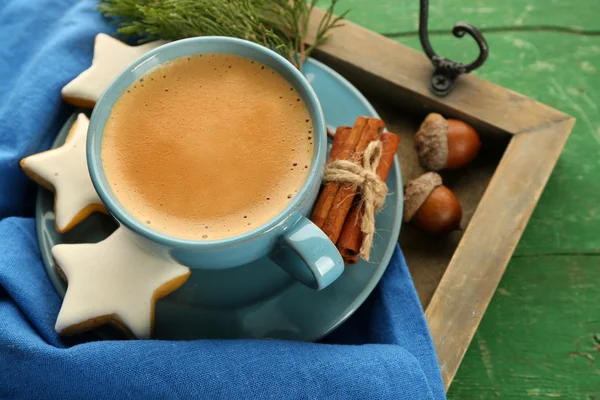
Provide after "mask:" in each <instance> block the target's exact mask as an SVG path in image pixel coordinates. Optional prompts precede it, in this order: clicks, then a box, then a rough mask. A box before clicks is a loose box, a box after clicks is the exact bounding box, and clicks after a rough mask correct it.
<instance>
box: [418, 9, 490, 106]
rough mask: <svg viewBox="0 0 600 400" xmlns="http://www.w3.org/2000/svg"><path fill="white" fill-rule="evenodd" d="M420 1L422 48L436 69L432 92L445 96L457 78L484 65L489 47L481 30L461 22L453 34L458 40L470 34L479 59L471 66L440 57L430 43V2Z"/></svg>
mask: <svg viewBox="0 0 600 400" xmlns="http://www.w3.org/2000/svg"><path fill="white" fill-rule="evenodd" d="M420 1H421V8H420V14H419V37H420V39H421V46H422V47H423V50H424V51H425V54H427V57H429V59H430V60H431V62H432V63H433V66H434V67H435V72H434V73H433V76H432V77H431V90H432V91H433V93H435V94H436V95H438V96H445V95H447V94H448V93H450V92H451V91H452V89H453V88H454V83H455V81H456V78H457V77H458V76H459V75H460V74H466V73H469V72H471V71H473V70H474V69H476V68H479V67H481V66H482V65H483V63H484V62H485V60H486V59H487V57H488V54H489V49H488V45H487V42H486V40H485V38H484V37H483V34H482V33H481V31H480V30H479V29H477V28H476V27H474V26H473V25H471V24H468V23H466V22H459V23H458V24H456V25H454V28H452V34H453V35H454V36H456V37H457V38H462V37H463V36H465V34H469V35H470V36H471V37H472V38H473V39H474V40H475V42H477V45H478V46H479V57H477V59H476V60H475V61H473V62H472V63H470V64H463V63H461V62H458V61H452V60H449V59H447V58H445V57H440V56H438V55H437V54H436V53H435V51H433V48H432V47H431V43H430V42H429V33H428V23H429V0H420Z"/></svg>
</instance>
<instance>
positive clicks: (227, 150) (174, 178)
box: [101, 54, 314, 240]
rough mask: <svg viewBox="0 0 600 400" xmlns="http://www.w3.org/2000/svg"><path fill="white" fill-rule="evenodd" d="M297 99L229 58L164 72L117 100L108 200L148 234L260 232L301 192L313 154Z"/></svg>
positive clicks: (105, 154)
mask: <svg viewBox="0 0 600 400" xmlns="http://www.w3.org/2000/svg"><path fill="white" fill-rule="evenodd" d="M313 149H314V145H313V128H312V121H311V120H310V116H309V114H308V111H307V109H306V106H305V105H304V103H303V101H302V100H301V98H300V96H299V94H298V92H297V91H296V90H295V89H294V88H293V87H291V86H290V84H289V83H288V82H287V81H286V80H285V79H284V78H283V77H282V76H281V75H279V74H278V73H277V72H275V71H274V70H272V69H271V68H269V67H267V66H265V65H263V64H260V63H258V62H256V61H251V60H248V59H245V58H242V57H239V56H235V55H227V54H204V55H197V56H191V57H182V58H178V59H175V60H173V61H171V62H168V63H165V64H162V65H161V66H159V67H158V68H156V69H154V70H152V71H150V72H149V73H147V74H146V75H144V76H143V77H142V78H140V79H139V80H137V81H136V82H135V83H133V84H132V85H131V86H130V87H129V88H128V89H127V90H126V92H125V93H124V94H123V95H122V96H121V98H119V99H118V100H117V102H116V103H115V105H114V106H113V109H112V111H111V114H110V116H109V118H108V120H107V122H106V125H105V128H104V136H103V139H102V153H101V154H102V163H103V166H104V171H105V174H106V178H107V180H108V182H109V184H110V187H111V189H112V190H113V193H114V194H115V196H116V197H117V198H118V200H119V201H120V202H121V204H122V205H123V206H124V208H125V209H127V210H128V211H129V212H130V213H131V214H132V215H133V216H134V217H136V218H137V219H138V220H139V221H141V222H143V223H145V224H147V225H148V226H149V227H150V228H152V229H155V230H157V231H159V232H162V233H166V234H168V235H171V236H176V237H179V238H185V239H194V240H202V239H204V240H214V239H222V238H226V237H230V236H234V235H239V234H242V233H245V232H248V231H250V230H253V229H255V228H256V227H259V226H261V225H263V224H265V223H266V222H268V221H269V220H271V219H272V218H274V217H275V216H276V215H277V214H278V213H279V212H280V211H282V210H283V209H284V208H285V206H286V205H287V204H289V202H290V201H291V200H292V199H293V198H294V196H296V194H297V193H298V191H299V190H300V188H301V187H302V185H303V184H304V182H305V180H306V177H307V176H308V171H309V169H310V164H311V162H312V157H313V152H314V150H313Z"/></svg>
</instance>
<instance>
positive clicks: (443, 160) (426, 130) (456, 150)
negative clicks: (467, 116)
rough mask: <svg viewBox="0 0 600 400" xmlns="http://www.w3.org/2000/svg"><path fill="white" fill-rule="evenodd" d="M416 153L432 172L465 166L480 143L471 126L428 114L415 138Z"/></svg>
mask: <svg viewBox="0 0 600 400" xmlns="http://www.w3.org/2000/svg"><path fill="white" fill-rule="evenodd" d="M415 140H416V144H415V146H416V149H417V154H418V155H419V160H420V162H421V165H423V167H424V168H427V169H429V170H433V171H439V170H441V169H445V168H448V169H457V168H462V167H464V166H466V165H468V164H469V163H470V162H471V161H473V159H474V158H475V157H476V156H477V153H479V148H480V147H481V141H480V140H479V135H478V134H477V132H476V131H475V129H473V128H472V127H471V126H470V125H468V124H467V123H465V122H463V121H459V120H457V119H448V120H447V119H445V118H444V117H442V116H441V115H440V114H436V113H431V114H429V115H428V116H427V118H425V120H424V121H423V123H422V124H421V127H420V128H419V131H418V132H417V134H416V136H415Z"/></svg>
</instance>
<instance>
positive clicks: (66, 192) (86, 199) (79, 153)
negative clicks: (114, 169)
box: [22, 114, 103, 233]
mask: <svg viewBox="0 0 600 400" xmlns="http://www.w3.org/2000/svg"><path fill="white" fill-rule="evenodd" d="M89 123H90V121H89V119H88V118H87V117H86V116H85V114H79V115H78V116H77V120H76V121H75V124H74V125H73V128H71V129H73V131H72V132H71V134H70V136H69V138H68V140H67V142H66V143H65V144H64V145H62V146H61V147H59V148H56V149H52V150H48V151H45V152H43V153H38V154H34V155H32V156H29V157H27V158H25V159H23V161H22V166H23V168H24V169H25V170H27V171H29V172H31V173H33V174H34V175H37V176H38V177H39V178H41V179H42V180H44V181H46V182H48V183H49V184H50V185H52V186H53V187H54V191H55V206H54V208H55V214H56V216H55V218H56V228H57V230H58V231H59V232H61V233H62V232H64V231H65V230H67V227H70V225H71V223H72V222H73V220H74V219H75V217H77V215H78V214H79V213H80V212H81V211H83V210H84V209H85V208H88V207H92V206H96V207H95V209H98V208H99V206H101V205H102V201H101V200H100V198H99V197H98V194H97V193H96V190H95V189H94V185H93V184H92V179H91V178H90V173H89V171H88V167H87V161H86V146H85V145H86V141H87V130H88V126H89ZM101 208H102V209H103V206H102V207H101ZM91 211H93V210H92V209H90V212H91ZM85 216H87V215H83V216H82V215H80V216H79V217H80V218H81V217H85Z"/></svg>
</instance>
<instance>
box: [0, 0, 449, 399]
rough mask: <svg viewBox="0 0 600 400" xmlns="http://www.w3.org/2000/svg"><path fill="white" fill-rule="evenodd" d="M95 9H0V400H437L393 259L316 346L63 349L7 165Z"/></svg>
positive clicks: (419, 316) (51, 95)
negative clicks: (369, 292)
mask: <svg viewBox="0 0 600 400" xmlns="http://www.w3.org/2000/svg"><path fill="white" fill-rule="evenodd" d="M95 6H96V3H95V2H94V1H81V2H77V1H74V0H27V1H24V0H2V1H1V2H0V398H2V399H38V398H40V399H41V398H44V399H48V398H61V399H75V398H77V399H91V398H93V399H105V398H106V399H111V398H121V399H125V398H145V399H153V398H160V399H164V398H206V399H254V398H256V399H343V400H350V399H410V400H416V399H443V398H445V394H444V390H443V385H442V381H441V377H440V371H439V368H438V364H437V360H436V356H435V352H434V349H433V346H432V343H431V338H430V336H429V332H428V330H427V326H426V324H425V320H424V316H423V311H422V309H421V306H420V305H419V301H418V298H417V295H416V292H415V289H414V287H413V284H412V281H411V278H410V275H409V273H408V270H407V267H406V264H405V262H404V259H403V257H402V254H401V252H400V251H399V249H396V252H395V254H394V257H393V259H392V261H391V264H390V266H389V268H388V270H387V272H386V274H385V276H384V277H383V279H382V281H381V283H380V284H379V286H378V287H377V288H376V290H375V291H374V292H373V294H372V295H371V296H370V298H369V299H368V300H367V302H366V303H365V304H364V305H363V306H362V307H361V308H360V309H359V310H358V311H357V313H356V314H355V315H354V316H352V317H351V318H350V319H349V320H348V321H347V322H346V323H345V324H344V325H342V326H341V327H340V328H339V329H338V330H336V331H335V332H334V333H332V334H331V335H330V336H329V337H328V338H326V339H325V340H324V341H323V342H322V343H299V342H290V341H274V340H265V341H260V340H229V341H225V340H197V341H186V342H166V341H92V342H84V341H81V340H79V341H77V339H76V340H75V341H74V342H73V341H69V342H68V343H65V342H64V341H63V340H61V339H60V338H59V337H58V336H57V335H56V333H55V332H54V322H55V320H56V316H57V314H58V310H59V308H60V304H61V299H60V298H59V296H58V295H57V293H56V292H55V291H54V289H53V287H52V285H51V283H50V281H49V279H48V277H47V276H46V273H45V271H44V268H43V266H42V263H41V260H40V254H39V248H38V244H37V238H36V233H35V221H34V218H33V210H34V199H35V190H36V189H37V188H36V185H35V184H33V183H32V182H30V181H29V180H28V179H26V178H25V176H24V174H23V173H22V172H21V171H20V169H19V167H18V163H19V160H20V159H21V158H22V157H23V156H25V155H30V154H33V153H36V152H39V151H42V150H44V149H47V148H48V147H49V146H50V144H51V142H52V140H53V139H54V136H55V135H56V133H57V132H58V130H59V127H60V126H61V125H62V124H63V123H64V121H65V120H66V118H67V116H68V115H69V114H70V113H72V112H73V110H72V108H70V107H69V106H67V105H65V104H64V103H63V102H62V101H61V98H60V89H61V88H62V86H64V85H65V84H66V83H67V82H68V81H70V80H71V79H73V78H74V77H75V76H76V75H77V74H79V73H80V72H81V71H82V70H84V69H86V68H87V67H88V66H89V65H90V62H91V58H92V53H93V41H94V36H95V35H96V34H97V33H98V32H107V33H112V32H113V30H112V28H111V27H110V26H109V25H108V24H107V23H106V21H104V20H103V19H102V17H101V16H100V15H98V14H97V13H96V12H95V11H94V7H95Z"/></svg>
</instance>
